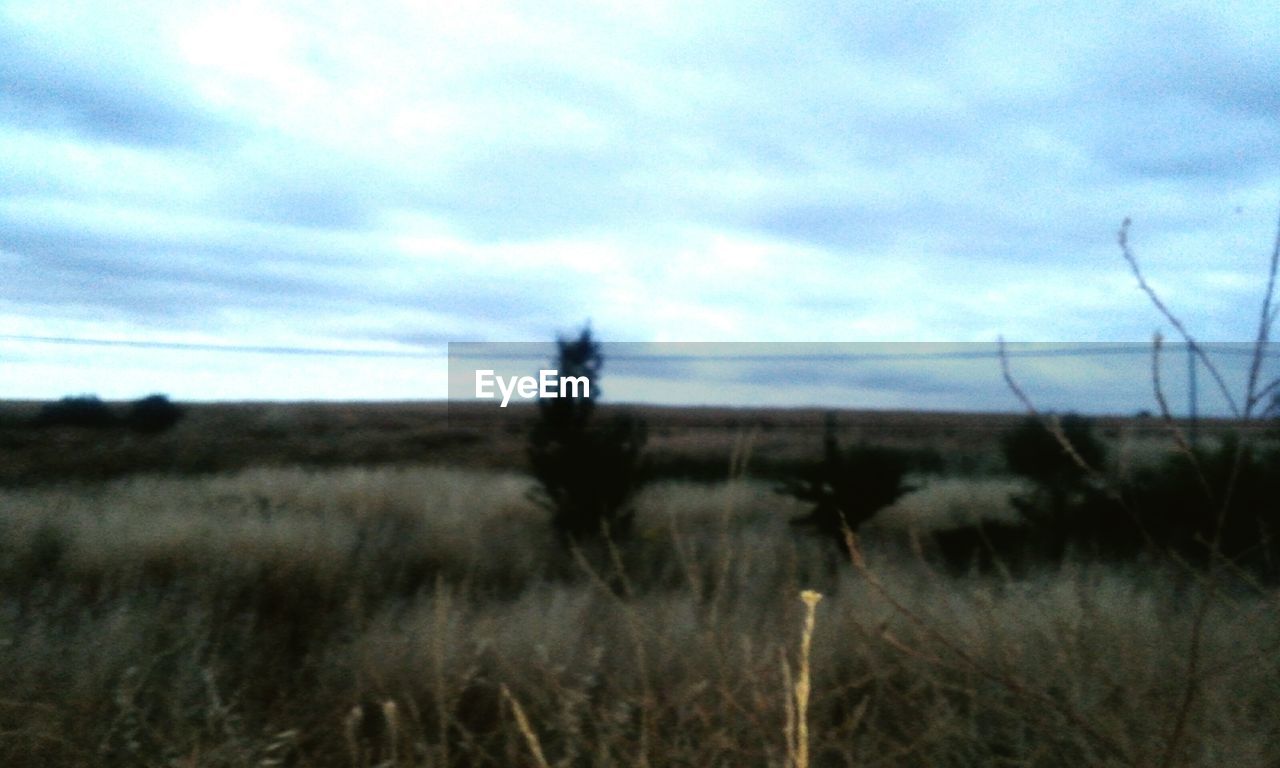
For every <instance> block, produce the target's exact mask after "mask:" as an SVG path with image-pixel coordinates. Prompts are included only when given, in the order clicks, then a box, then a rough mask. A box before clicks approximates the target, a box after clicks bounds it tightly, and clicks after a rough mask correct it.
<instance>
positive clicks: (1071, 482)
mask: <svg viewBox="0 0 1280 768" xmlns="http://www.w3.org/2000/svg"><path fill="white" fill-rule="evenodd" d="M1059 423H1060V424H1061V426H1062V433H1063V435H1064V436H1065V437H1066V438H1067V440H1068V441H1069V442H1070V443H1071V446H1072V448H1074V449H1075V452H1076V453H1077V454H1079V456H1080V458H1082V459H1084V461H1085V463H1087V464H1088V465H1089V466H1091V467H1094V468H1098V467H1100V466H1101V465H1102V463H1103V461H1104V460H1105V459H1106V446H1104V445H1103V444H1102V442H1101V441H1100V440H1098V438H1097V437H1096V436H1095V435H1094V434H1093V423H1092V422H1091V421H1090V420H1089V419H1087V418H1085V417H1084V416H1079V415H1077V414H1074V413H1069V414H1067V415H1066V416H1063V417H1062V419H1061V421H1060V422H1059ZM1000 448H1001V450H1002V451H1003V453H1004V460H1005V463H1006V464H1007V465H1008V467H1009V471H1010V472H1012V473H1014V474H1015V475H1018V476H1020V477H1025V478H1027V479H1028V480H1031V481H1033V482H1035V483H1037V484H1039V485H1042V486H1046V487H1050V488H1069V487H1072V486H1078V485H1079V484H1080V483H1081V482H1082V481H1083V479H1084V476H1085V472H1084V470H1083V469H1082V468H1081V467H1080V465H1079V464H1077V463H1076V462H1075V461H1074V460H1073V459H1072V458H1071V456H1070V454H1068V453H1067V452H1066V450H1065V449H1064V448H1063V446H1062V444H1061V443H1060V442H1058V439H1057V438H1056V437H1055V436H1054V435H1053V433H1052V432H1050V431H1049V428H1048V427H1047V426H1045V424H1044V423H1043V422H1042V421H1041V420H1040V419H1038V418H1035V417H1028V418H1026V419H1024V420H1023V421H1022V423H1021V424H1019V425H1018V426H1017V427H1015V428H1014V429H1013V430H1012V431H1010V432H1008V433H1007V434H1006V435H1005V436H1004V437H1003V438H1002V439H1001V441H1000Z"/></svg>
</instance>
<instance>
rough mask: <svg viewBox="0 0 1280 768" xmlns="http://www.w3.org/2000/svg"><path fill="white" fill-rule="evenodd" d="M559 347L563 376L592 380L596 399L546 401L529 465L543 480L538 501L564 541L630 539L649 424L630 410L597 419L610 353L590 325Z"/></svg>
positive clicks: (534, 431)
mask: <svg viewBox="0 0 1280 768" xmlns="http://www.w3.org/2000/svg"><path fill="white" fill-rule="evenodd" d="M557 345H558V347H559V354H558V356H557V370H558V373H559V375H560V376H562V377H563V376H581V377H584V378H585V379H586V380H587V381H588V382H589V385H588V386H589V392H590V397H583V396H581V394H582V393H579V396H577V397H554V398H541V399H539V401H538V419H537V421H536V422H535V423H534V425H533V428H532V430H531V431H530V433H529V463H530V466H531V467H532V469H533V475H534V477H535V478H536V479H537V481H538V488H537V489H536V490H535V492H534V498H535V500H536V501H538V502H539V503H540V504H541V505H542V506H544V507H545V508H547V509H548V510H549V511H550V512H551V524H552V526H553V527H554V528H555V531H556V535H557V536H558V537H559V538H560V540H561V542H562V543H564V544H572V543H574V542H577V541H582V540H585V539H591V538H598V537H601V536H604V535H607V536H609V537H610V538H612V539H613V540H615V541H620V540H625V539H626V538H627V537H628V536H629V535H630V532H631V524H632V519H633V517H634V512H633V510H632V509H631V502H632V500H633V498H634V497H635V494H636V492H637V491H638V490H639V489H640V486H641V484H642V481H643V465H642V452H643V450H644V445H645V441H646V437H647V434H646V428H645V424H644V422H643V421H642V420H640V419H638V418H636V417H634V416H630V415H619V416H616V417H614V418H612V419H609V420H607V421H603V422H600V421H597V420H596V419H595V418H594V413H595V405H594V402H593V401H594V399H595V398H597V397H599V396H600V389H599V385H598V382H599V377H600V370H601V368H602V367H603V364H604V358H603V356H602V355H601V352H600V344H599V343H598V342H596V341H595V340H594V339H592V337H591V330H590V329H589V328H587V329H583V331H582V332H581V333H580V334H579V335H578V337H577V338H576V339H565V338H561V339H559V340H558V341H557Z"/></svg>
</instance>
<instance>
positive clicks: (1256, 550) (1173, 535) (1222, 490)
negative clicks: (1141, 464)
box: [1125, 437, 1280, 579]
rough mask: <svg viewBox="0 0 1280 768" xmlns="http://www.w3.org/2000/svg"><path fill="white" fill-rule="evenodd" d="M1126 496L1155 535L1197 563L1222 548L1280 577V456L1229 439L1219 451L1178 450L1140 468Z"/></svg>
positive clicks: (1257, 569) (1237, 559) (1238, 560)
mask: <svg viewBox="0 0 1280 768" xmlns="http://www.w3.org/2000/svg"><path fill="white" fill-rule="evenodd" d="M1125 491H1126V497H1127V498H1128V499H1129V500H1130V502H1131V503H1132V504H1133V505H1134V507H1135V508H1137V509H1139V510H1140V511H1141V513H1142V525H1143V527H1144V528H1145V530H1146V531H1147V533H1148V534H1149V535H1150V537H1151V539H1152V541H1153V542H1154V543H1156V544H1158V545H1161V546H1164V547H1168V548H1170V549H1172V550H1174V551H1177V552H1179V553H1180V554H1182V555H1183V556H1184V557H1187V558H1189V559H1191V560H1192V561H1194V562H1204V561H1205V560H1206V558H1208V557H1210V556H1211V550H1212V549H1213V548H1214V544H1213V542H1214V539H1215V536H1216V537H1217V539H1218V541H1217V545H1216V549H1217V552H1218V554H1221V555H1222V556H1224V557H1226V558H1228V559H1231V560H1233V561H1235V562H1236V563H1237V564H1238V565H1243V566H1247V567H1249V568H1251V569H1252V570H1253V571H1254V572H1255V573H1258V574H1259V575H1264V576H1267V577H1269V578H1272V579H1274V578H1276V577H1277V576H1280V566H1278V564H1277V563H1276V555H1277V554H1280V546H1277V542H1276V540H1275V538H1274V535H1275V531H1276V529H1277V525H1280V508H1278V507H1280V503H1278V502H1277V499H1280V454H1278V453H1277V451H1276V450H1274V449H1271V450H1261V449H1258V448H1256V447H1253V446H1249V445H1244V444H1241V443H1240V442H1239V440H1238V438H1236V437H1228V438H1227V439H1226V440H1224V441H1223V443H1222V445H1220V446H1219V447H1217V448H1213V449H1201V448H1197V449H1193V450H1192V451H1191V452H1190V453H1177V454H1174V455H1172V456H1170V457H1169V458H1168V459H1166V460H1165V461H1164V462H1163V463H1162V464H1160V465H1159V466H1156V467H1152V468H1148V469H1146V470H1143V471H1141V472H1138V473H1136V474H1135V476H1134V478H1133V479H1132V481H1130V482H1129V483H1128V484H1127V486H1126V488H1125Z"/></svg>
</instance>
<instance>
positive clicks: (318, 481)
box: [0, 403, 1280, 767]
mask: <svg viewBox="0 0 1280 768" xmlns="http://www.w3.org/2000/svg"><path fill="white" fill-rule="evenodd" d="M37 410H38V404H31V403H8V404H4V405H3V407H0V510H2V511H0V542H2V543H0V547H3V549H2V551H0V585H2V586H0V589H3V602H2V603H0V610H2V612H0V764H3V765H7V766H28V765H30V766H116V765H118V766H250V765H253V766H266V765H294V766H362V765H375V764H378V763H383V764H386V765H396V766H409V765H415V766H416V765H424V766H484V765H493V766H507V765H510V766H523V765H533V766H536V765H541V764H546V765H555V766H612V765H620V766H621V765H625V766H655V767H656V766H681V765H697V766H784V765H795V764H803V762H804V761H807V762H808V764H810V765H813V766H864V765H866V766H871V765H877V766H987V765H993V766H1001V765H1006V766H1015V765H1018V766H1023V765H1034V766H1083V765H1090V766H1092V765H1114V766H1124V765H1131V766H1147V765H1153V766H1159V765H1170V766H1172V765H1178V766H1190V765H1196V766H1227V765H1229V766H1271V765H1277V764H1280V654H1277V653H1276V649H1277V647H1278V646H1280V621H1278V618H1280V614H1278V612H1277V608H1278V606H1277V600H1276V598H1277V595H1276V591H1275V589H1274V588H1273V587H1271V586H1266V585H1259V584H1255V583H1251V581H1250V580H1249V579H1247V578H1240V579H1238V580H1233V581H1230V582H1214V583H1205V582H1204V581H1203V580H1202V579H1201V578H1200V574H1199V573H1198V572H1197V571H1195V570H1192V569H1188V568H1184V567H1181V566H1180V565H1179V564H1178V563H1177V562H1176V561H1175V560H1173V559H1170V558H1161V557H1157V556H1150V557H1146V558H1144V559H1140V560H1138V561H1135V562H1130V563H1125V564H1114V563H1111V564H1109V563H1103V562H1097V561H1093V560H1086V559H1083V558H1079V559H1071V558H1069V559H1067V560H1066V561H1064V562H1062V563H1060V564H1055V565H1054V566H1053V567H1029V568H1021V569H1016V570H1011V569H1002V568H999V567H995V568H989V569H978V568H976V567H972V568H967V567H965V566H964V563H957V562H953V561H948V560H947V558H945V557H943V556H942V553H941V552H939V550H938V548H937V541H938V540H937V539H936V538H935V537H934V536H933V535H932V534H934V533H936V532H939V531H945V530H950V529H955V528H959V527H961V526H965V525H971V524H972V523H973V521H974V520H977V519H985V520H1003V521H1006V522H1009V523H1016V521H1017V513H1016V512H1015V511H1014V510H1013V509H1012V507H1011V506H1010V504H1009V496H1010V494H1013V493H1017V492H1018V491H1019V490H1020V489H1021V488H1022V486H1021V481H1019V480H1018V479H1015V478H1012V477H1010V476H1009V475H1008V473H1007V471H1006V470H1005V468H1004V466H1003V460H1002V457H1001V453H1000V449H999V438H1000V436H1001V435H1002V434H1003V433H1004V432H1006V431H1007V430H1009V429H1010V428H1012V427H1013V426H1014V425H1015V424H1016V423H1017V422H1018V419H1019V417H1018V416H1009V415H992V414H928V413H867V412H863V413H846V414H842V416H841V422H840V423H841V427H842V436H843V437H844V439H845V440H846V441H848V442H857V441H865V442H868V443H875V444H883V445H892V446H894V447H898V448H901V449H903V450H905V451H907V452H908V453H909V454H910V455H911V456H913V457H915V459H916V460H917V471H916V473H915V474H914V475H913V482H914V483H915V484H916V486H917V488H918V489H917V490H916V491H915V492H913V493H911V494H909V495H907V496H905V497H903V498H902V499H901V500H900V501H899V502H898V503H897V504H895V505H894V506H893V507H891V508H889V509H887V510H885V511H884V512H882V513H881V514H880V515H878V516H877V518H876V519H875V520H873V521H872V523H871V524H869V525H868V526H866V527H865V529H864V530H863V531H862V534H861V547H860V550H859V552H860V554H861V556H862V558H863V561H862V562H861V563H860V564H859V566H858V567H855V566H854V564H853V563H849V562H842V561H840V560H839V558H838V557H837V556H836V554H835V551H836V550H835V548H834V547H832V546H830V544H829V543H828V542H824V541H821V540H818V539H816V538H814V537H811V536H807V535H805V534H804V533H803V532H802V531H799V530H797V529H794V528H793V527H792V526H790V525H789V524H788V520H789V519H790V518H792V517H794V516H796V515H798V514H801V513H803V512H804V511H805V507H804V506H803V505H801V504H799V503H798V502H796V501H794V500H792V499H790V498H789V497H787V496H784V495H779V494H777V493H775V492H774V488H775V486H776V484H777V483H776V481H777V479H778V478H780V477H784V476H786V475H787V474H788V473H789V472H793V471H795V470H796V468H798V467H802V466H804V465H805V463H806V462H812V461H813V460H814V459H815V458H816V457H817V455H818V452H819V447H820V440H821V425H822V414H821V413H819V412H817V411H773V412H770V411H733V410H722V411H711V410H697V411H693V410H690V411H683V410H676V409H646V410H645V411H644V415H645V417H646V418H647V420H648V422H649V425H650V443H649V453H650V455H651V459H652V461H653V465H654V467H655V470H656V475H657V477H656V479H655V480H654V481H653V482H652V483H651V484H650V485H648V486H647V487H646V488H645V489H644V490H643V491H642V493H641V495H640V497H639V501H638V505H637V506H638V512H637V518H636V531H635V536H634V537H633V539H632V540H631V541H629V542H628V543H627V544H626V545H625V546H619V547H609V546H605V545H596V546H594V547H587V548H585V549H580V550H575V551H566V550H565V549H564V548H562V547H561V546H559V544H558V543H557V541H556V540H555V538H554V537H553V535H552V531H551V530H550V527H549V526H548V524H547V513H546V511H545V510H543V509H542V508H540V507H538V506H537V505H535V504H534V503H533V502H532V501H531V500H530V497H529V490H530V488H531V486H532V481H531V479H530V478H529V477H528V475H527V473H526V467H525V456H524V434H525V431H526V429H527V426H528V422H529V421H530V420H531V419H532V417H533V413H532V411H531V410H529V409H523V410H522V409H519V408H513V409H509V410H508V411H498V410H496V409H492V408H489V409H486V410H484V411H480V410H465V411H460V410H455V411H454V412H452V413H449V412H446V411H445V409H444V408H443V407H442V406H440V405H434V404H379V405H368V404H365V405H355V404H352V405H319V404H315V405H306V404H296V405H292V404H291V405H280V404H227V405H207V406H193V407H191V408H190V409H189V412H188V415H187V417H186V418H185V419H184V420H183V421H182V422H180V423H179V424H178V425H177V426H176V427H175V428H173V429H172V430H170V431H168V432H165V433H162V434H158V435H140V434H134V433H130V432H128V431H124V430H115V431H111V430H107V431H102V430H98V431H92V430H85V429H76V428H49V429H33V428H30V427H28V426H25V422H24V420H25V419H28V418H29V417H31V416H32V415H34V414H35V413H36V412H37ZM1098 429H1099V432H1100V434H1101V435H1102V436H1103V437H1104V438H1105V439H1106V440H1107V441H1108V443H1109V444H1110V445H1111V446H1112V448H1113V456H1114V459H1113V462H1112V463H1113V466H1112V467H1111V469H1112V470H1113V471H1115V472H1127V471H1129V468H1130V467H1132V466H1140V465H1143V464H1146V463H1151V462H1153V461H1155V460H1157V459H1158V458H1159V457H1160V456H1162V455H1164V454H1165V453H1167V452H1168V451H1169V450H1170V446H1169V441H1168V439H1167V438H1166V437H1165V436H1164V434H1163V432H1162V429H1163V428H1162V427H1161V425H1160V424H1158V423H1156V422H1155V421H1154V420H1151V419H1139V418H1119V417H1117V418H1113V419H1102V420H1100V421H1099V423H1098ZM1222 429H1223V425H1221V424H1207V425H1205V426H1204V431H1205V433H1206V439H1208V438H1209V437H1212V436H1213V434H1214V433H1215V432H1220V431H1221V430H1222ZM735 457H737V458H739V459H742V462H735V461H734V458H735ZM743 464H745V469H742V468H741V467H742V466H743ZM735 466H737V467H739V468H738V469H734V467H735ZM805 589H816V590H818V591H820V592H822V593H823V594H824V595H825V597H824V599H823V600H822V601H821V602H820V603H818V604H817V607H816V615H815V622H816V624H815V628H814V634H813V637H812V646H811V650H810V651H809V653H808V654H807V656H806V655H805V654H803V653H802V648H801V646H802V627H803V624H804V618H805V604H804V603H802V602H801V600H800V599H799V595H800V593H801V591H802V590H805ZM803 669H807V670H808V672H809V674H810V675H811V683H812V686H811V691H810V692H809V695H808V696H807V698H805V701H806V702H807V712H805V713H803V714H802V713H800V712H798V711H797V706H798V705H799V704H800V701H798V699H797V697H796V696H795V695H793V691H794V688H795V683H796V681H797V680H799V679H800V678H801V676H802V670H803ZM802 724H803V725H804V726H807V736H805V737H801V735H800V732H801V725H802ZM801 740H803V741H804V743H805V744H806V745H807V749H808V754H807V756H804V755H798V749H799V742H800V741H801Z"/></svg>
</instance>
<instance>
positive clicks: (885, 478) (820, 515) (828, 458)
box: [776, 414, 913, 554]
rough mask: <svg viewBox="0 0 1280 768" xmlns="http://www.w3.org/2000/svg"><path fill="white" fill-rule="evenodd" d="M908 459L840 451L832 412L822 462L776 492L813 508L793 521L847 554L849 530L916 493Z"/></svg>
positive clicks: (864, 449)
mask: <svg viewBox="0 0 1280 768" xmlns="http://www.w3.org/2000/svg"><path fill="white" fill-rule="evenodd" d="M910 468H911V461H910V457H909V456H908V455H907V454H905V453H904V452H902V451H895V450H893V449H890V448H880V447H876V446H866V445H862V446H854V447H851V448H847V449H841V448H840V444H839V442H838V440H837V438H836V418H835V414H828V415H827V421H826V429H825V432H824V435H823V455H822V460H821V461H819V462H817V463H816V464H814V465H812V466H811V467H810V468H809V469H808V470H807V471H806V472H803V473H802V474H801V475H800V476H799V477H796V478H793V479H792V480H789V481H787V482H785V483H783V484H782V485H781V486H779V487H778V488H777V489H776V490H777V492H778V493H784V494H787V495H790V496H794V497H795V498H797V499H799V500H801V501H805V502H809V503H811V504H813V508H812V510H810V512H809V513H808V514H807V515H804V516H802V517H798V518H796V519H794V520H792V521H791V524H792V525H797V526H804V527H808V528H811V529H813V531H814V532H815V533H817V534H819V535H821V536H823V537H825V538H828V539H831V540H832V541H833V542H834V543H835V544H836V546H838V547H839V548H840V549H841V551H843V552H845V553H846V554H847V553H848V551H847V550H848V546H847V542H846V541H845V535H844V532H845V529H846V528H847V529H848V530H850V531H857V530H858V528H859V526H861V525H862V524H863V523H865V522H867V521H868V520H870V519H871V518H872V517H874V516H875V514H876V513H877V512H879V511H880V510H882V509H884V508H885V507H887V506H889V505H890V504H893V503H894V502H895V501H897V500H898V499H899V498H901V497H902V496H904V495H905V494H907V493H908V492H910V491H911V490H913V488H911V487H910V486H908V485H907V484H906V482H905V477H906V474H907V472H908V471H909V470H910Z"/></svg>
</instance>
